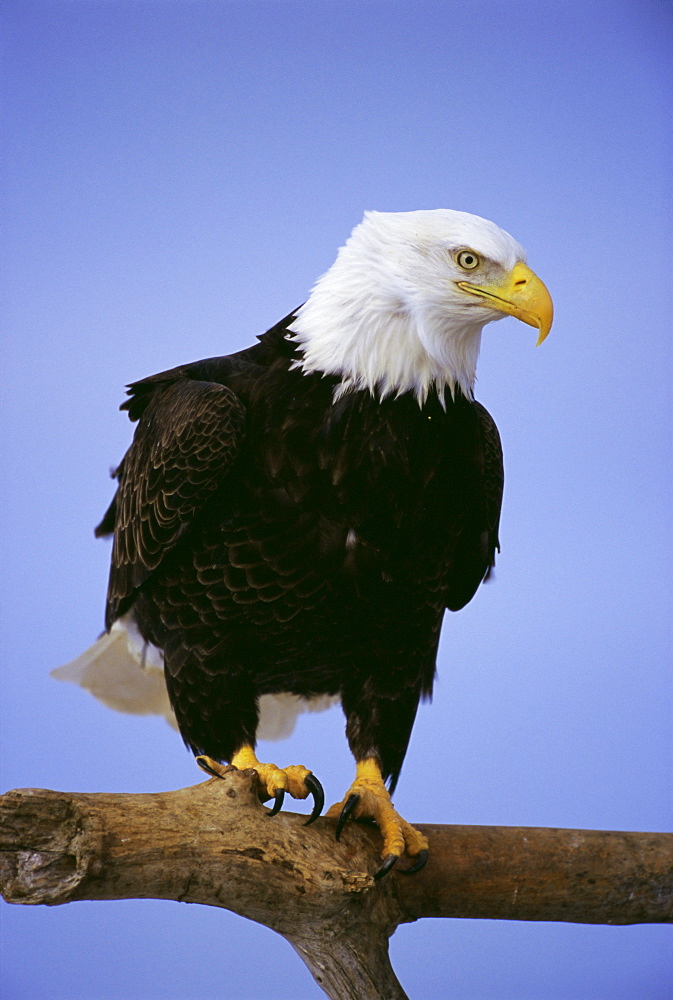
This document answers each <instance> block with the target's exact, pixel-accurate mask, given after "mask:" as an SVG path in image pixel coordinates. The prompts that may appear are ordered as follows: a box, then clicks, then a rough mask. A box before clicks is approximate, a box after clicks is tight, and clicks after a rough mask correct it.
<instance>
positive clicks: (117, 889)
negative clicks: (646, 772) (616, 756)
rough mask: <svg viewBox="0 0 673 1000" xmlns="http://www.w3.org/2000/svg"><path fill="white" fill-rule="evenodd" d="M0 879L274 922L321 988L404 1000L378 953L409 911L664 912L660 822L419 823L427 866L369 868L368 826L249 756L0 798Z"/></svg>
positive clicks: (671, 867)
mask: <svg viewBox="0 0 673 1000" xmlns="http://www.w3.org/2000/svg"><path fill="white" fill-rule="evenodd" d="M0 818H1V821H2V822H1V828H2V835H1V837H0V882H1V885H2V892H3V895H4V896H5V898H6V899H7V900H8V901H9V902H12V903H33V904H34V903H44V904H47V905H56V904H59V903H67V902H71V901H74V900H80V899H128V898H158V899H175V900H180V901H187V902H191V903H205V904H208V905H211V906H222V907H225V908H226V909H229V910H233V911H234V912H235V913H239V914H241V915H242V916H245V917H248V918H250V919H252V920H256V921H258V922H259V923H262V924H265V925H266V926H268V927H271V928H272V929H273V930H275V931H277V932H278V933H279V934H282V935H283V936H284V937H285V938H287V940H288V941H290V943H291V944H292V945H293V946H294V948H295V949H296V951H297V952H298V953H299V955H300V956H301V957H302V959H303V960H304V961H305V962H306V964H307V966H308V967H309V969H310V970H311V972H312V974H313V976H314V977H315V979H316V981H317V982H318V983H319V984H320V985H321V986H322V988H323V989H324V990H325V992H326V993H327V994H328V996H330V997H332V998H334V1000H355V998H357V1000H382V998H386V1000H404V997H405V994H404V991H403V990H402V988H401V986H400V985H399V983H398V981H397V979H396V978H395V974H394V972H393V970H392V968H391V966H390V962H389V960H388V938H389V937H390V935H391V934H392V933H393V932H394V930H395V928H396V927H397V926H398V925H399V924H400V923H404V922H407V921H412V920H417V919H418V918H420V917H487V918H494V919H507V920H562V921H572V922H580V923H610V924H628V923H647V922H670V921H673V834H661V833H614V832H604V831H592V830H553V829H538V828H525V827H477V826H420V827H419V828H420V829H422V830H423V832H424V833H426V834H427V836H428V837H429V838H430V844H431V850H430V860H429V861H428V864H427V866H426V868H425V869H424V870H423V871H421V872H419V873H417V874H415V875H412V876H410V877H409V878H405V877H404V875H401V874H396V873H393V874H392V875H390V876H388V877H387V878H385V879H383V880H382V881H381V882H374V880H373V877H372V874H371V873H373V872H375V871H376V870H377V868H378V866H379V863H380V859H379V853H378V852H379V849H380V845H379V837H378V834H377V832H376V830H375V829H373V828H371V827H368V826H364V825H360V824H350V825H349V826H348V827H347V828H346V830H345V831H344V834H343V836H342V838H341V841H340V842H336V841H335V839H334V822H333V821H331V820H327V819H322V820H318V821H317V822H316V823H315V824H314V825H313V826H312V827H311V828H310V829H305V828H304V826H303V822H304V819H305V817H301V816H297V815H295V814H292V813H281V814H280V815H278V816H276V817H274V818H273V819H267V816H266V810H265V809H264V807H263V806H262V805H261V803H260V802H259V799H258V797H257V793H256V775H255V773H254V771H236V770H231V771H229V772H228V773H227V774H226V776H225V777H224V779H211V780H209V781H206V782H204V783H202V784H199V785H195V786H193V787H191V788H185V789H180V790H178V791H173V792H163V793H160V794H148V795H123V794H70V793H62V792H53V791H46V790H42V789H24V790H17V791H13V792H8V793H7V794H6V795H4V796H2V798H1V799H0Z"/></svg>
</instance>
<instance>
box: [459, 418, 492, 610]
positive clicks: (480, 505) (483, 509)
mask: <svg viewBox="0 0 673 1000" xmlns="http://www.w3.org/2000/svg"><path fill="white" fill-rule="evenodd" d="M473 406H474V413H475V415H476V418H477V434H476V439H475V444H476V447H477V452H475V471H476V472H477V476H476V479H475V480H474V482H473V487H474V494H473V502H472V503H471V504H470V508H469V511H468V513H467V518H466V520H465V522H464V523H463V524H462V526H461V532H460V539H459V542H458V544H457V547H456V550H455V553H454V557H453V568H452V572H451V576H450V580H449V585H448V589H447V595H446V607H447V608H449V610H450V611H458V610H459V609H460V608H462V607H464V606H465V605H466V604H467V602H468V601H470V600H472V598H473V596H474V594H475V592H476V590H477V588H478V586H479V584H480V583H481V582H482V581H483V580H485V579H487V578H488V576H489V575H490V573H491V570H492V568H493V566H494V565H495V554H496V552H497V551H498V550H499V541H498V528H499V525H500V508H501V505H502V490H503V485H504V473H503V464H502V447H501V444H500V435H499V434H498V428H497V427H496V425H495V421H494V420H493V417H492V416H491V414H490V413H489V412H488V410H486V409H485V407H483V406H482V405H481V403H477V402H475V403H474V404H473Z"/></svg>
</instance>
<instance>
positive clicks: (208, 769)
mask: <svg viewBox="0 0 673 1000" xmlns="http://www.w3.org/2000/svg"><path fill="white" fill-rule="evenodd" d="M194 759H195V760H196V763H197V764H198V765H199V767H200V768H201V770H202V771H205V772H206V774H210V775H211V776H212V777H213V778H221V777H222V775H221V774H219V773H218V772H217V771H215V770H213V768H212V767H211V766H210V765H209V764H206V759H205V757H201V756H199V757H195V758H194Z"/></svg>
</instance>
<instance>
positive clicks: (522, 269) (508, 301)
mask: <svg viewBox="0 0 673 1000" xmlns="http://www.w3.org/2000/svg"><path fill="white" fill-rule="evenodd" d="M457 284H458V287H459V288H462V290H463V291H464V292H468V293H469V294H470V295H476V296H477V298H479V299H481V300H482V301H481V304H482V305H484V306H487V307H488V308H489V309H498V310H500V312H504V313H507V314H508V315H509V316H516V318H517V319H520V320H522V321H523V322H524V323H528V325H529V326H536V327H537V328H538V330H539V331H540V334H539V336H538V338H537V342H538V344H541V343H542V341H543V340H544V339H545V337H546V336H547V334H548V333H549V331H550V330H551V325H552V320H553V319H554V304H553V302H552V300H551V295H550V294H549V292H548V291H547V286H546V285H545V284H544V283H543V282H542V281H540V279H539V278H538V276H537V274H535V273H534V272H533V271H531V269H530V268H529V267H527V266H526V264H522V263H521V262H519V263H518V264H515V265H514V267H513V268H512V270H511V271H510V272H509V274H508V275H507V276H506V278H505V280H504V281H503V282H502V284H499V285H473V284H472V283H471V282H470V281H459V282H458V283H457Z"/></svg>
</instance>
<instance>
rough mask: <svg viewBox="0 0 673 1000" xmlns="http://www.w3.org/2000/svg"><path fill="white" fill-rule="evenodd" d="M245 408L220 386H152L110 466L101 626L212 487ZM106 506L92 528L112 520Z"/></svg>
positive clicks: (234, 445)
mask: <svg viewBox="0 0 673 1000" xmlns="http://www.w3.org/2000/svg"><path fill="white" fill-rule="evenodd" d="M244 423H245V407H244V406H243V404H242V403H241V401H240V400H239V399H238V397H237V396H236V394H235V393H234V392H233V391H232V390H231V389H229V388H228V387H227V386H224V385H219V384H217V383H214V382H197V381H192V380H188V379H182V380H180V381H176V382H174V383H172V384H169V385H162V386H159V387H158V388H157V389H156V390H155V391H154V393H153V394H152V397H151V399H150V400H149V402H148V403H147V405H146V407H145V409H144V411H143V413H142V416H141V418H140V421H139V424H138V427H137V429H136V433H135V436H134V439H133V443H132V445H131V447H130V448H129V450H128V452H127V453H126V455H125V456H124V459H123V461H122V463H121V465H120V466H119V469H118V470H117V473H116V475H117V479H118V481H119V486H118V489H117V493H116V496H115V500H114V501H113V508H114V542H113V548H112V565H111V569H110V584H109V589H108V604H107V612H106V621H107V625H108V628H109V627H110V625H111V624H112V622H113V621H115V620H116V619H117V618H118V617H119V615H120V614H122V613H123V612H124V610H125V609H126V608H127V607H128V606H129V605H130V604H131V603H132V600H133V598H134V595H135V593H136V592H137V590H138V588H139V587H141V586H142V584H143V583H144V582H145V580H146V579H147V578H148V577H149V575H150V574H151V573H152V572H153V571H154V570H156V568H157V567H158V566H159V565H160V564H161V562H162V561H163V559H164V557H165V556H166V554H167V553H168V552H169V551H170V550H171V549H173V548H174V547H175V545H176V544H177V543H178V541H179V540H180V538H181V537H182V535H183V534H184V533H185V531H187V530H188V528H189V527H190V525H191V524H192V522H193V520H194V518H195V516H196V515H197V514H198V512H199V510H200V508H202V507H203V505H204V504H205V503H206V502H207V500H208V499H209V497H210V496H212V494H213V493H214V492H215V491H216V490H217V489H218V488H219V486H220V485H221V483H222V482H223V480H224V479H225V478H226V476H227V474H228V472H229V470H230V468H231V466H232V464H233V463H234V461H235V460H236V457H237V455H238V453H239V450H240V446H241V442H242V439H243V434H244ZM111 520H112V509H111V511H110V512H108V514H107V515H106V517H105V518H104V520H103V522H102V524H101V526H100V530H99V532H98V533H102V532H103V530H104V529H105V528H106V527H108V526H110V525H111Z"/></svg>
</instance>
